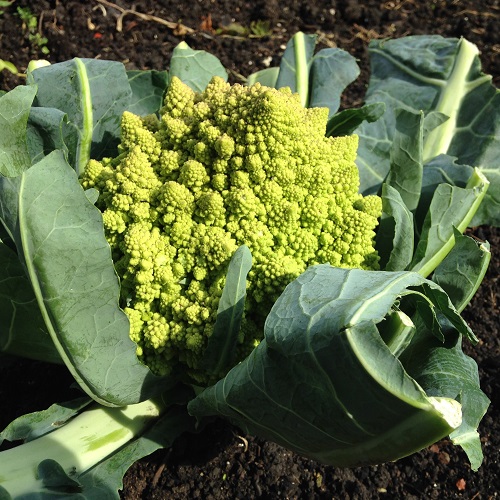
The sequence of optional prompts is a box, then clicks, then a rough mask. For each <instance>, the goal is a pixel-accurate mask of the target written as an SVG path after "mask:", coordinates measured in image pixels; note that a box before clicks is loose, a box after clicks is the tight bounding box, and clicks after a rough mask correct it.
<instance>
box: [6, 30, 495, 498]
mask: <svg viewBox="0 0 500 500" xmlns="http://www.w3.org/2000/svg"><path fill="white" fill-rule="evenodd" d="M370 54H371V63H372V76H371V80H370V85H369V87H368V91H367V94H366V99H365V103H364V105H363V106H362V107H360V108H356V109H345V110H341V111H339V106H340V96H341V94H342V92H343V91H344V89H345V88H346V86H347V85H349V84H350V83H351V82H352V81H353V80H354V79H355V78H356V77H357V76H358V74H359V68H358V67H357V64H356V62H355V60H354V58H353V57H352V56H350V55H349V54H348V53H347V52H345V51H343V50H341V49H323V50H320V51H318V52H317V53H315V37H314V36H310V35H304V34H302V33H298V34H296V35H295V36H294V37H293V38H292V39H291V40H290V42H289V44H288V46H287V49H286V51H285V53H284V55H283V59H282V61H281V64H280V66H279V67H277V68H270V69H267V70H264V71H261V72H258V73H255V74H253V75H251V76H250V77H249V79H248V82H247V83H248V84H252V83H255V82H260V83H262V84H265V85H267V86H272V87H276V88H280V87H283V86H289V87H290V88H291V89H292V91H294V92H297V93H298V94H299V95H300V98H301V101H302V104H303V105H304V106H306V107H317V106H321V107H327V108H328V109H329V120H328V125H327V129H326V134H327V135H329V136H340V135H346V134H351V133H355V134H357V135H358V136H359V140H360V146H359V152H358V159H357V165H358V168H359V172H360V177H361V191H362V192H363V193H365V194H370V193H378V194H379V195H380V196H381V197H382V204H383V214H382V217H381V219H380V225H379V229H378V232H377V237H376V247H377V251H378V253H379V255H380V262H381V270H380V271H366V270H361V269H340V268H335V267H332V266H330V265H329V264H321V265H316V266H312V267H310V268H308V269H307V270H306V271H305V272H304V273H303V274H301V275H300V276H299V277H298V278H297V279H295V280H293V281H292V282H291V283H289V285H288V286H287V287H286V288H285V290H284V292H283V293H282V294H281V296H280V297H279V298H278V300H277V301H276V302H275V303H274V304H273V306H272V308H271V311H270V313H269V315H268V317H267V319H266V321H265V325H264V327H263V340H262V341H261V342H260V343H259V344H258V345H257V346H256V347H255V348H254V349H253V351H252V352H250V354H249V355H248V356H247V357H246V358H245V359H244V360H243V361H242V362H240V363H237V364H236V365H235V366H229V367H228V368H230V369H229V371H228V373H227V375H225V376H224V377H222V378H220V380H217V381H215V383H213V384H211V385H209V386H205V387H200V386H199V385H197V384H194V383H187V382H186V381H185V380H179V379H177V378H176V377H175V376H167V377H160V376H157V375H154V374H153V373H152V372H151V371H150V370H149V369H148V368H147V367H146V366H145V365H143V364H142V363H141V362H140V361H139V359H138V358H137V356H136V345H135V344H134V342H132V341H131V340H130V337H129V329H130V325H129V322H128V319H127V317H126V315H125V314H124V313H123V311H122V310H121V309H120V307H119V303H118V297H119V293H120V283H119V281H118V279H117V274H116V272H115V269H114V266H113V262H112V260H111V252H110V248H109V245H108V243H107V241H106V239H105V237H104V228H103V223H102V216H101V214H100V212H99V211H98V210H97V209H96V208H95V206H94V202H95V201H96V199H97V193H96V192H95V191H94V190H92V189H90V190H87V191H85V190H83V189H82V187H81V184H80V182H79V180H78V174H79V173H80V172H82V170H83V168H84V166H85V165H86V164H87V162H88V161H89V160H91V159H98V160H99V159H102V158H104V157H109V156H116V153H117V146H118V143H119V139H120V138H119V124H120V119H121V116H122V114H123V113H124V112H125V111H131V112H133V113H136V114H139V115H149V114H155V113H158V110H159V109H160V108H161V106H162V100H163V96H164V94H165V91H166V89H167V88H168V86H169V83H170V81H171V79H172V78H173V77H174V76H176V77H178V78H180V79H181V80H182V81H183V82H184V83H186V84H187V85H189V86H190V87H191V88H193V90H203V88H204V87H205V86H206V85H207V84H208V82H209V81H210V79H211V78H212V77H213V76H214V75H216V76H220V77H222V78H227V74H226V72H225V70H224V68H223V67H222V66H221V64H220V62H219V61H218V60H217V59H216V58H215V57H214V56H213V55H210V54H208V53H206V52H203V51H195V50H192V49H190V48H189V47H188V46H187V45H186V44H184V43H182V44H180V45H179V46H178V47H177V48H176V49H175V50H174V52H173V55H172V60H171V64H170V70H169V71H168V72H167V71H126V70H125V68H124V66H123V64H121V63H119V62H113V61H101V60H89V59H80V58H76V59H73V60H71V61H66V62H63V63H58V64H54V65H49V66H45V67H41V68H38V69H33V68H35V67H36V65H33V66H32V68H31V69H30V71H29V74H28V78H27V83H26V85H23V86H19V87H17V88H15V89H14V90H12V91H11V92H8V93H3V95H2V96H1V97H0V124H1V128H2V135H1V136H0V175H1V176H0V221H1V224H0V259H1V262H2V265H1V266H0V348H1V350H2V351H3V352H4V353H6V354H8V355H16V356H25V357H28V358H33V359H40V360H44V361H48V362H53V363H64V364H65V365H66V366H67V368H68V370H69V371H70V372H71V374H72V375H73V377H74V379H75V381H76V383H77V384H78V386H79V387H80V388H81V390H82V397H81V398H79V399H77V400H74V401H70V402H63V403H61V402H60V403H55V404H54V405H53V406H51V407H50V408H48V409H47V410H44V411H40V412H35V413H31V414H28V415H24V416H21V417H19V418H17V419H16V420H14V421H13V422H12V423H11V424H10V425H9V426H7V428H6V429H5V430H4V431H3V432H2V433H1V434H0V439H2V440H8V441H16V440H24V441H25V444H22V445H20V446H17V447H14V448H12V449H9V450H6V451H3V452H0V498H6V499H8V498H47V497H50V498H52V497H54V498H56V497H57V496H62V497H64V498H72V497H73V496H74V497H75V498H94V497H98V498H118V493H117V490H118V489H119V488H120V487H121V480H122V477H123V474H124V473H125V471H126V470H127V468H128V467H129V466H130V465H131V464H132V463H134V462H135V461H136V460H138V459H139V458H141V457H143V456H145V455H147V454H149V453H151V452H153V451H154V450H156V449H158V448H160V447H168V446H170V445H171V444H172V442H173V441H174V440H175V438H176V437H177V436H179V435H180V434H181V433H182V432H197V431H199V430H200V429H201V428H203V426H204V424H205V423H206V422H209V421H210V419H211V418H212V417H214V416H218V417H223V418H226V419H227V420H228V421H229V422H232V423H233V424H235V425H237V426H239V427H240V428H242V429H243V430H244V431H245V432H249V433H253V434H256V435H259V436H262V437H264V438H267V439H271V440H273V441H276V442H278V443H280V444H281V445H283V446H285V447H288V448H290V449H292V450H294V451H296V452H298V453H300V454H303V455H306V456H309V457H312V458H314V459H316V460H319V461H321V462H324V463H327V464H332V465H336V466H344V467H355V466H359V465H365V464H377V463H383V462H386V461H392V460H397V459H398V458H401V457H404V456H407V455H409V454H411V453H413V452H415V451H418V450H421V449H422V448H424V447H426V446H428V445H430V444H432V443H433V442H435V441H437V440H439V439H441V438H442V437H444V436H447V435H449V436H450V438H451V439H452V441H453V442H454V443H455V444H457V445H460V446H461V447H462V448H463V449H464V450H465V452H466V453H467V456H468V458H469V460H470V462H471V466H472V468H473V469H474V470H477V469H478V467H479V466H480V464H481V462H482V452H481V443H480V437H479V434H478V432H477V428H478V425H479V423H480V421H481V418H482V417H483V416H484V414H485V412H486V410H487V407H488V404H489V401H488V399H487V397H486V396H485V395H484V393H483V392H482V391H481V389H480V385H479V377H478V370H477V366H476V364H475V362H474V361H473V360H472V359H471V358H470V357H468V356H467V355H465V354H464V353H463V351H462V343H463V342H472V343H476V342H477V341H478V339H477V338H476V336H475V335H474V333H473V332H472V331H471V329H470V328H469V326H468V325H467V324H466V323H465V321H464V320H463V319H462V317H461V316H460V313H461V311H462V310H463V309H464V308H465V307H466V306H467V304H468V303H469V301H470V299H471V298H472V296H473V295H474V293H475V291H476V290H477V288H478V287H479V285H480V283H481V281H482V279H483V277H484V274H485V272H486V268H487V266H488V263H489V257H490V252H489V245H488V243H487V242H478V241H476V240H475V239H473V238H471V237H468V236H465V235H464V234H463V233H464V231H465V230H466V229H467V227H470V226H471V225H477V224H488V225H498V222H499V219H498V213H499V211H498V206H499V203H500V180H499V162H500V139H499V136H498V128H499V123H500V121H499V115H500V113H499V110H500V102H499V92H498V90H497V89H495V88H494V87H493V86H492V85H491V77H489V76H486V75H484V74H483V73H482V72H481V69H480V62H479V58H478V51H477V48H476V47H475V46H474V45H472V44H471V43H469V42H468V41H466V40H464V39H445V38H442V37H439V36H414V37H407V38H402V39H396V40H384V41H375V42H372V43H371V45H370ZM250 266H251V257H250V256H249V252H248V249H245V247H241V248H240V249H239V250H237V252H236V253H235V255H234V256H233V259H232V260H231V262H230V263H229V267H228V270H227V277H226V284H225V286H224V290H223V299H224V300H223V301H222V300H221V302H222V304H223V307H221V309H220V311H219V316H220V318H219V317H218V318H217V320H219V319H220V321H221V322H223V324H224V325H225V328H219V329H218V334H217V335H214V336H213V338H211V339H210V342H209V345H208V347H207V350H206V353H207V357H208V358H209V359H208V362H207V365H208V366H215V365H220V364H224V363H227V359H228V357H227V353H228V351H230V349H231V346H234V341H235V337H237V336H238V333H239V332H238V328H237V325H238V322H237V321H235V320H234V318H235V317H236V318H237V315H238V314H239V313H238V311H240V308H241V307H242V306H241V304H242V301H243V300H244V298H245V276H246V273H247V272H248V270H249V269H250ZM228 318H229V320H228ZM234 325H236V327H235V326H234Z"/></svg>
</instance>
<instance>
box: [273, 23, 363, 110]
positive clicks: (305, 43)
mask: <svg viewBox="0 0 500 500" xmlns="http://www.w3.org/2000/svg"><path fill="white" fill-rule="evenodd" d="M316 38H317V37H316V35H305V34H304V33H302V32H300V31H299V32H298V33H296V34H295V35H294V36H293V37H292V38H291V39H290V40H289V41H288V44H287V46H286V49H285V53H284V54H283V57H282V59H281V63H280V67H279V73H278V77H277V80H276V82H275V85H274V86H275V87H276V88H281V87H290V89H291V90H292V92H297V93H298V94H299V95H300V98H301V102H302V105H303V106H304V107H310V108H312V107H323V108H325V107H326V108H328V110H329V117H330V118H331V117H332V116H333V115H334V114H335V113H336V112H337V110H338V109H339V106H340V97H341V95H342V92H343V91H344V89H345V88H346V87H347V86H348V85H349V84H350V83H352V82H353V81H354V80H355V79H356V78H357V77H358V75H359V67H358V65H357V63H356V59H355V58H354V57H353V56H351V55H350V54H349V53H348V52H346V51H344V50H341V49H337V48H331V49H322V50H320V51H319V52H318V53H317V54H316V55H315V54H314V48H315V46H316Z"/></svg>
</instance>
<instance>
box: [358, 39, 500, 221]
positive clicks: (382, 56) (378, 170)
mask: <svg viewBox="0 0 500 500" xmlns="http://www.w3.org/2000/svg"><path fill="white" fill-rule="evenodd" d="M369 50H370V57H371V66H372V75H371V79H370V85H369V88H368V92H367V96H366V102H367V103H372V102H384V103H385V104H386V106H387V110H386V113H385V114H384V116H383V118H382V119H381V120H378V121H377V122H375V123H371V124H370V123H366V122H365V123H363V124H361V126H360V127H359V128H358V129H357V130H356V133H358V134H359V136H360V147H359V155H358V160H357V163H358V166H359V168H360V172H361V190H362V191H363V192H364V193H368V192H375V191H377V190H378V188H379V186H380V184H381V183H382V182H383V180H384V178H385V176H386V174H387V172H388V170H389V153H390V148H391V142H392V139H393V136H394V131H395V110H396V109H398V108H404V109H407V110H408V111H414V112H419V111H423V112H424V114H425V115H426V116H427V115H428V114H429V113H439V114H440V115H441V116H442V115H445V116H447V117H448V119H447V120H445V121H443V120H442V119H439V120H438V121H436V120H435V119H433V123H432V124H430V123H429V122H428V123H427V131H428V133H426V136H425V139H424V148H423V159H424V163H428V162H429V161H431V160H432V159H433V158H435V157H436V156H438V155H441V154H448V155H451V156H454V157H456V158H457V159H458V160H457V161H458V163H459V164H466V165H471V166H473V167H478V168H479V169H480V170H481V171H482V173H483V174H484V175H485V176H486V177H488V179H489V180H490V182H491V188H490V190H489V191H488V194H487V196H486V200H485V202H484V203H483V204H482V206H481V208H480V211H479V212H478V214H477V215H476V218H475V220H474V223H475V224H480V223H481V224H485V223H486V224H492V225H499V224H500V215H499V214H500V134H499V133H498V131H499V127H500V91H499V90H498V89H496V88H495V87H493V86H492V85H491V77H490V76H487V75H484V74H483V73H482V72H481V69H480V61H479V57H478V54H479V52H478V50H477V48H476V47H475V46H474V45H473V44H471V43H470V42H467V41H466V40H464V39H460V40H459V39H454V38H450V39H445V38H442V37H440V36H410V37H405V38H401V39H395V40H376V41H372V42H371V44H370V49H369ZM434 118H436V115H435V116H434Z"/></svg>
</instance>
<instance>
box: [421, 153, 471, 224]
mask: <svg viewBox="0 0 500 500" xmlns="http://www.w3.org/2000/svg"><path fill="white" fill-rule="evenodd" d="M473 174H474V169H473V168H472V167H470V166H468V165H458V164H457V163H456V158H453V157H451V156H448V155H439V156H437V157H436V158H434V159H433V160H431V161H430V162H429V163H427V164H425V165H424V171H423V178H422V188H421V192H420V200H419V204H418V207H417V211H416V214H415V218H416V222H417V224H416V225H417V227H418V228H419V230H421V227H422V224H423V222H424V219H425V216H426V214H427V212H428V211H429V207H430V205H431V201H432V198H433V196H434V192H435V191H436V189H437V187H438V186H439V184H443V183H445V184H450V185H451V186H457V187H461V188H465V186H466V185H467V182H468V181H469V179H470V178H471V177H472V175H473ZM471 224H473V221H472V222H471Z"/></svg>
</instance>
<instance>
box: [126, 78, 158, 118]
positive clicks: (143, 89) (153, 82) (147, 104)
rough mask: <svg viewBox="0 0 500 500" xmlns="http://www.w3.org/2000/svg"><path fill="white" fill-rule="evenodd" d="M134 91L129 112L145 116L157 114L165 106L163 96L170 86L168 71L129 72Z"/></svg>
mask: <svg viewBox="0 0 500 500" xmlns="http://www.w3.org/2000/svg"><path fill="white" fill-rule="evenodd" d="M127 76H128V82H129V84H130V87H131V89H132V99H131V103H130V105H129V106H128V111H130V112H131V113H135V114H136V115H140V116H145V115H150V114H153V113H157V112H158V110H159V109H160V108H161V106H162V104H163V96H164V94H165V91H166V89H167V85H168V73H167V72H166V71H153V70H151V71H142V70H137V71H127Z"/></svg>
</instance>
